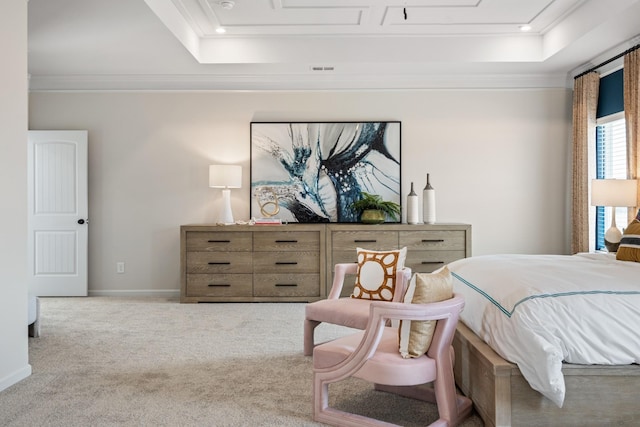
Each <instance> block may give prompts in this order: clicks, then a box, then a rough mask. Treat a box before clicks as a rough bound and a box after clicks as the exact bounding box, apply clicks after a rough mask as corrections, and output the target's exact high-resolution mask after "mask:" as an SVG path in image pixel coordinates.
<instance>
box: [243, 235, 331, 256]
mask: <svg viewBox="0 0 640 427" xmlns="http://www.w3.org/2000/svg"><path fill="white" fill-rule="evenodd" d="M253 250H254V251H256V252H258V251H261V252H262V251H265V252H271V251H280V252H285V251H287V252H288V251H291V252H297V251H318V250H320V233H319V232H315V231H303V232H300V231H297V232H296V231H265V232H260V233H255V234H254V235H253Z"/></svg>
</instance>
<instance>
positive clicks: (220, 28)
mask: <svg viewBox="0 0 640 427" xmlns="http://www.w3.org/2000/svg"><path fill="white" fill-rule="evenodd" d="M226 32H227V30H225V29H224V28H222V27H218V28H216V33H218V34H224V33H226Z"/></svg>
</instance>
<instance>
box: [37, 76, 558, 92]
mask: <svg viewBox="0 0 640 427" xmlns="http://www.w3.org/2000/svg"><path fill="white" fill-rule="evenodd" d="M567 81H568V79H567V75H565V74H561V75H552V74H551V75H550V74H529V75H524V74H483V75H455V76H453V75H403V76H402V77H400V78H398V76H380V75H375V76H374V75H368V76H366V75H359V76H340V75H333V76H327V78H320V77H318V76H308V75H286V76H283V75H272V76H265V75H242V76H239V75H73V76H61V75H31V76H30V80H29V90H30V91H75V90H96V91H114V90H141V91H144V90H161V91H162V90H410V89H541V88H566V87H567Z"/></svg>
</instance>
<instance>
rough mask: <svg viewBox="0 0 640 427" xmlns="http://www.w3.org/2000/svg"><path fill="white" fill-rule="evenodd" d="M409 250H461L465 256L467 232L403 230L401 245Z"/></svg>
mask: <svg viewBox="0 0 640 427" xmlns="http://www.w3.org/2000/svg"><path fill="white" fill-rule="evenodd" d="M404 246H406V247H407V250H408V251H411V250H419V251H430V250H460V251H462V254H463V255H462V257H461V258H464V256H465V247H466V234H465V232H464V231H448V230H442V231H440V230H436V231H415V232H411V231H401V232H400V247H404Z"/></svg>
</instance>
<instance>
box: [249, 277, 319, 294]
mask: <svg viewBox="0 0 640 427" xmlns="http://www.w3.org/2000/svg"><path fill="white" fill-rule="evenodd" d="M253 280H254V283H253V292H254V295H255V296H258V297H302V296H304V297H319V296H320V275H319V274H256V275H255V276H254V277H253Z"/></svg>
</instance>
